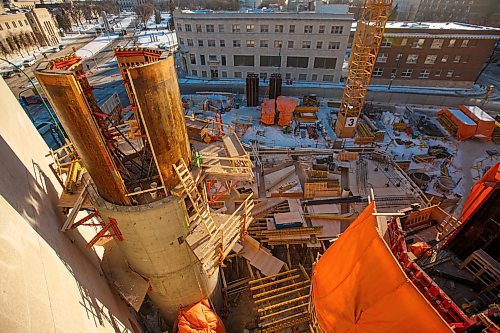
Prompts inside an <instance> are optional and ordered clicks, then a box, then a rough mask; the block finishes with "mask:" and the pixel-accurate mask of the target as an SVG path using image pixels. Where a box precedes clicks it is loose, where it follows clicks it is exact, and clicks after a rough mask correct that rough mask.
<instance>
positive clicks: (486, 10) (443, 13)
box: [415, 0, 500, 27]
mask: <svg viewBox="0 0 500 333" xmlns="http://www.w3.org/2000/svg"><path fill="white" fill-rule="evenodd" d="M499 13H500V1H498V0H467V1H465V0H460V1H456V0H455V1H450V0H421V1H420V5H419V8H418V11H417V14H416V17H415V19H416V20H417V21H433V22H436V21H437V22H446V21H454V22H464V23H470V24H480V25H487V26H494V27H500V15H499Z"/></svg>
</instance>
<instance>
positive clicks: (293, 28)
mask: <svg viewBox="0 0 500 333" xmlns="http://www.w3.org/2000/svg"><path fill="white" fill-rule="evenodd" d="M288 32H289V33H291V34H293V33H295V26H294V25H291V26H289V27H288Z"/></svg>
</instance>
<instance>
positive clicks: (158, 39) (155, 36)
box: [135, 30, 177, 47]
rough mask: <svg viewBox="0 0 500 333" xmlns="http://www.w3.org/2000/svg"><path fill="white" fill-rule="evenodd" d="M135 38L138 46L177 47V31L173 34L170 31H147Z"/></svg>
mask: <svg viewBox="0 0 500 333" xmlns="http://www.w3.org/2000/svg"><path fill="white" fill-rule="evenodd" d="M135 37H136V38H137V41H136V43H137V45H140V46H143V47H145V46H147V47H159V46H160V45H162V46H164V47H170V46H175V45H177V36H176V35H175V31H174V32H172V31H169V30H158V31H156V30H155V31H153V30H145V31H141V32H140V33H139V34H138V35H136V36H135Z"/></svg>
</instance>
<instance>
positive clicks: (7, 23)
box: [0, 19, 28, 31]
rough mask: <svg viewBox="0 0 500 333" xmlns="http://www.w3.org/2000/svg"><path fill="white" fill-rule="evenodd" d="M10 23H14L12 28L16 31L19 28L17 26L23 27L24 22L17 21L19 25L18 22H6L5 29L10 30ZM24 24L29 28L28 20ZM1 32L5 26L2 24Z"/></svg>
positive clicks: (0, 25) (0, 26)
mask: <svg viewBox="0 0 500 333" xmlns="http://www.w3.org/2000/svg"><path fill="white" fill-rule="evenodd" d="M10 23H12V26H13V28H14V29H15V28H17V24H19V27H23V22H22V21H21V20H17V23H16V21H11V22H5V23H4V24H5V27H6V28H7V29H10ZM24 24H25V25H26V26H27V25H28V20H26V19H25V20H24ZM1 30H3V26H2V24H1V23H0V31H1Z"/></svg>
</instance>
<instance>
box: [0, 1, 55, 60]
mask: <svg viewBox="0 0 500 333" xmlns="http://www.w3.org/2000/svg"><path fill="white" fill-rule="evenodd" d="M60 42H61V37H60V35H59V31H58V28H57V27H56V24H55V22H54V20H53V18H52V15H51V14H50V13H49V11H48V10H47V9H45V8H35V9H32V10H30V11H25V12H17V13H6V14H3V15H0V54H2V55H3V56H8V55H15V54H17V55H19V53H20V54H22V53H23V52H25V51H29V50H32V49H34V48H37V47H40V46H50V45H58V44H59V43H60Z"/></svg>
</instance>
